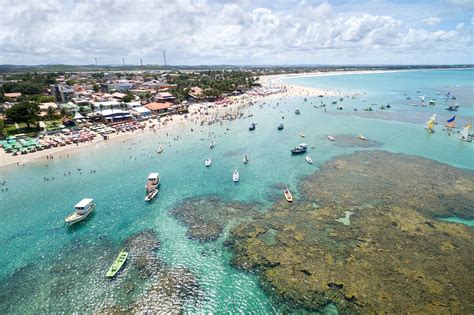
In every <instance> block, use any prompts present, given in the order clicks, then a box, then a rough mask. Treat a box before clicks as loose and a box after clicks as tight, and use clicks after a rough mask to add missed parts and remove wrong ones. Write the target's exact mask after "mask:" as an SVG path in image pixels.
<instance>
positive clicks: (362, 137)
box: [357, 133, 367, 140]
mask: <svg viewBox="0 0 474 315" xmlns="http://www.w3.org/2000/svg"><path fill="white" fill-rule="evenodd" d="M357 138H359V139H360V140H367V138H366V137H364V136H363V135H362V134H361V133H359V136H357Z"/></svg>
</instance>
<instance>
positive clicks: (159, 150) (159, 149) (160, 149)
mask: <svg viewBox="0 0 474 315" xmlns="http://www.w3.org/2000/svg"><path fill="white" fill-rule="evenodd" d="M163 150H164V148H163V146H162V145H160V147H159V148H158V150H157V151H156V152H158V153H161V152H163Z"/></svg>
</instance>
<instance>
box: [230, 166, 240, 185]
mask: <svg viewBox="0 0 474 315" xmlns="http://www.w3.org/2000/svg"><path fill="white" fill-rule="evenodd" d="M232 180H233V181H234V183H237V182H238V181H239V172H237V169H235V170H234V173H233V174H232Z"/></svg>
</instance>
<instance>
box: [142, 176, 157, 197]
mask: <svg viewBox="0 0 474 315" xmlns="http://www.w3.org/2000/svg"><path fill="white" fill-rule="evenodd" d="M159 185H160V174H159V173H150V174H149V175H148V178H147V181H146V185H145V189H146V192H147V194H149V193H150V192H151V191H152V190H153V189H156V188H158V186H159Z"/></svg>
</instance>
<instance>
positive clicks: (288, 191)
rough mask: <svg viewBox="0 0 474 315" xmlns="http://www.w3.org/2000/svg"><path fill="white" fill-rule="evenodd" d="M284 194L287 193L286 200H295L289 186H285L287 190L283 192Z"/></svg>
mask: <svg viewBox="0 0 474 315" xmlns="http://www.w3.org/2000/svg"><path fill="white" fill-rule="evenodd" d="M283 194H284V195H285V199H286V201H288V202H293V196H292V195H291V192H290V190H289V189H288V187H285V191H284V192H283Z"/></svg>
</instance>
